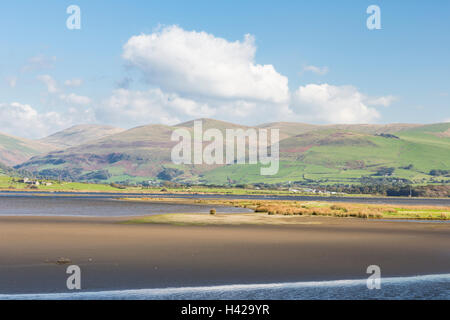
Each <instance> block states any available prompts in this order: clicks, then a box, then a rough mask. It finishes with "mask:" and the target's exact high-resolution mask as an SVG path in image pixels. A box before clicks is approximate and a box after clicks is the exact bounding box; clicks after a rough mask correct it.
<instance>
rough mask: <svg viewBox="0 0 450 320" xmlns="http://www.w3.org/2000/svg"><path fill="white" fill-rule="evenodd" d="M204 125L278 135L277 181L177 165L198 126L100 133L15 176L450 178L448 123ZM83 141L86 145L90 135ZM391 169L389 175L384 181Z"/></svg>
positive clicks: (240, 168) (239, 171) (240, 170)
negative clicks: (177, 148)
mask: <svg viewBox="0 0 450 320" xmlns="http://www.w3.org/2000/svg"><path fill="white" fill-rule="evenodd" d="M201 120H202V123H203V128H204V130H206V129H208V128H217V129H219V130H225V129H228V128H229V129H236V128H242V129H248V128H268V129H273V128H277V129H279V130H280V139H281V141H280V162H281V164H280V171H279V173H278V174H277V175H276V176H266V177H263V176H260V174H259V166H258V165H224V166H222V165H214V166H207V165H196V166H193V165H174V164H173V163H172V162H171V157H170V154H171V149H172V147H173V146H174V145H175V142H172V141H171V139H170V138H171V134H172V132H173V131H174V130H175V129H177V128H186V129H188V130H193V124H194V122H193V121H189V122H184V123H181V124H178V125H176V126H166V125H147V126H140V127H136V128H132V129H129V130H120V129H119V130H118V131H117V132H115V130H113V129H111V130H110V131H108V130H106V131H104V130H95V132H109V133H112V134H108V135H105V136H103V137H98V138H97V139H89V140H88V141H86V142H85V143H80V144H76V143H73V144H72V146H69V147H67V148H64V149H59V150H54V151H50V152H47V153H42V154H39V155H36V156H34V157H33V158H31V159H29V160H28V161H25V162H24V163H22V164H20V165H18V166H16V168H21V169H26V170H28V171H31V172H33V173H34V174H37V175H41V176H46V177H49V178H52V177H59V178H61V177H62V178H65V179H72V180H79V181H96V182H126V183H142V182H143V181H148V180H154V179H163V180H164V179H166V180H167V179H169V180H172V181H178V182H191V183H199V182H201V183H214V184H227V183H230V182H233V183H243V184H245V183H259V182H264V183H281V182H288V181H299V182H302V181H303V182H315V183H324V184H334V183H350V184H352V183H360V182H361V179H363V178H367V177H369V178H370V179H372V178H373V179H394V180H395V179H409V180H414V181H416V182H418V183H420V182H421V181H422V182H425V181H435V180H437V179H440V180H445V179H447V177H445V176H435V175H430V171H432V170H435V169H439V170H441V171H436V172H446V171H445V170H450V135H449V134H448V133H449V132H450V123H441V124H433V125H418V124H388V125H311V124H303V123H289V122H278V123H268V124H262V125H259V126H254V127H252V126H242V125H238V124H233V123H228V122H223V121H219V120H214V119H201ZM72 131H73V130H72ZM81 131H82V130H81ZM70 132H71V131H70V130H69V131H67V130H65V133H64V131H63V133H59V134H58V133H57V134H55V135H53V138H55V137H56V138H58V137H64V136H67V134H68V133H70ZM69 136H70V135H69ZM80 136H83V137H84V138H83V139H86V140H87V137H86V135H83V134H81V135H80ZM88 136H89V135H88ZM81 140H82V139H81ZM42 141H46V142H49V141H51V139H49V138H45V139H42ZM73 141H78V142H79V141H80V140H77V139H74V140H73ZM78 142H77V143H78ZM71 143H72V142H71ZM60 145H61V143H60ZM386 168H388V169H389V170H387V171H386V172H387V174H384V172H385V171H383V170H385V169H386ZM442 170H443V171H442ZM391 171H392V172H391Z"/></svg>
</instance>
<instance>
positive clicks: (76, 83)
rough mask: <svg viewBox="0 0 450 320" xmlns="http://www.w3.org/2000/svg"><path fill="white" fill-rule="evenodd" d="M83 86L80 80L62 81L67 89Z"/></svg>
mask: <svg viewBox="0 0 450 320" xmlns="http://www.w3.org/2000/svg"><path fill="white" fill-rule="evenodd" d="M82 84H83V80H82V79H69V80H66V81H64V85H65V86H67V87H79V86H81V85H82Z"/></svg>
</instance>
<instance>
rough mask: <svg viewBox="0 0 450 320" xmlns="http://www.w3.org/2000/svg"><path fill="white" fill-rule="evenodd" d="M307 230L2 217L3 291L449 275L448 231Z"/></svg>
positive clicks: (336, 225)
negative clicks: (376, 270)
mask: <svg viewBox="0 0 450 320" xmlns="http://www.w3.org/2000/svg"><path fill="white" fill-rule="evenodd" d="M302 219H305V221H306V222H311V223H308V224H302V225H283V226H273V225H264V226H261V225H259V226H255V225H234V226H218V225H216V226H207V227H205V226H203V227H201V226H171V225H152V224H150V225H135V224H132V225H130V224H123V223H122V222H124V221H126V220H129V218H128V217H127V218H94V217H92V218H80V217H0V240H1V241H0V256H1V257H2V260H1V261H0V294H21V293H22V294H29V293H64V292H68V291H67V289H66V286H65V284H66V279H67V277H68V275H67V274H66V273H65V271H66V268H67V266H68V265H69V264H67V265H66V264H64V265H58V264H57V263H56V261H57V259H58V258H61V257H65V258H68V259H70V264H76V265H79V266H80V268H81V269H82V287H83V289H84V290H86V291H105V290H107V291H110V290H130V289H151V288H168V287H192V286H194V287H197V286H211V285H227V284H233V283H237V284H256V283H280V282H302V281H326V280H341V279H364V278H367V274H366V268H367V266H369V265H373V264H376V265H380V267H381V269H382V274H383V276H385V277H397V276H416V275H428V274H447V273H449V272H450V258H449V256H450V249H449V248H448V241H449V240H450V232H449V231H450V226H449V225H448V224H437V223H436V224H423V223H414V222H411V223H408V224H402V223H398V222H387V221H370V222H368V221H364V220H359V219H348V220H347V219H341V218H331V217H304V218H302Z"/></svg>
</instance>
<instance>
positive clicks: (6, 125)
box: [0, 102, 73, 139]
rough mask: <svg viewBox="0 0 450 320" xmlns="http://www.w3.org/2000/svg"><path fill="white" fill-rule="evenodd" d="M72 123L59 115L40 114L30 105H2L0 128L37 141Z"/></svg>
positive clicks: (54, 113)
mask: <svg viewBox="0 0 450 320" xmlns="http://www.w3.org/2000/svg"><path fill="white" fill-rule="evenodd" d="M72 123H73V122H72V121H71V120H70V119H69V118H67V117H64V116H62V115H61V114H59V113H56V112H47V113H39V112H38V111H37V110H35V109H33V108H32V107H31V106H30V105H28V104H21V103H18V102H13V103H0V128H1V130H2V132H5V133H9V134H14V135H17V134H19V135H20V136H22V137H28V138H31V139H36V138H41V137H43V136H46V135H48V134H50V133H52V132H55V131H58V130H61V129H64V128H66V127H68V126H70V125H71V124H72Z"/></svg>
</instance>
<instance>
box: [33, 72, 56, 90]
mask: <svg viewBox="0 0 450 320" xmlns="http://www.w3.org/2000/svg"><path fill="white" fill-rule="evenodd" d="M37 79H38V80H39V81H41V82H42V83H44V84H45V85H46V86H47V91H48V92H49V93H56V92H58V91H59V90H58V85H57V83H56V81H55V79H53V78H52V77H51V76H49V75H48V74H43V75H40V76H38V77H37Z"/></svg>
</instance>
